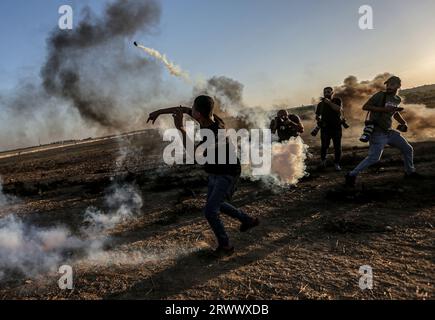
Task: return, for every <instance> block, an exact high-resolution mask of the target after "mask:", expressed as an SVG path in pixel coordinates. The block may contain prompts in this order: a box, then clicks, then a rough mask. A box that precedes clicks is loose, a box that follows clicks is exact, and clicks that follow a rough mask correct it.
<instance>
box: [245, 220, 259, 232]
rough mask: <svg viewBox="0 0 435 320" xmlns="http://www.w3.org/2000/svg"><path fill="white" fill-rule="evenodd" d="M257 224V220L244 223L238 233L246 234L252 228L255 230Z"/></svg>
mask: <svg viewBox="0 0 435 320" xmlns="http://www.w3.org/2000/svg"><path fill="white" fill-rule="evenodd" d="M259 224H260V220H259V219H258V218H251V220H250V221H249V222H245V223H242V224H241V225H240V232H246V231H248V230H250V229H252V228H255V227H256V226H258V225H259Z"/></svg>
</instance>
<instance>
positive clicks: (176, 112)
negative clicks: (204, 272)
mask: <svg viewBox="0 0 435 320" xmlns="http://www.w3.org/2000/svg"><path fill="white" fill-rule="evenodd" d="M213 111H214V100H213V98H211V97H210V96H199V97H197V98H196V99H195V101H194V103H193V107H192V108H188V107H176V108H167V109H161V110H157V111H155V112H153V113H151V114H150V116H149V119H148V121H152V122H153V123H154V122H155V121H156V120H157V118H158V117H159V116H160V115H163V114H173V116H174V125H175V127H176V128H177V129H178V131H179V132H180V134H181V136H182V137H183V144H184V146H185V147H186V144H187V139H188V137H187V133H186V129H185V128H184V121H183V115H184V114H187V115H189V116H190V117H191V118H193V119H194V120H196V121H197V122H198V123H199V125H200V126H201V129H208V130H211V132H212V133H213V134H214V136H215V138H216V139H218V132H219V130H221V129H222V130H224V129H225V123H224V122H223V120H222V119H220V118H219V117H218V116H217V115H215V114H214V113H213ZM206 141H207V138H205V137H204V140H203V141H202V142H201V143H200V144H202V143H205V142H206ZM192 144H193V141H192ZM196 147H198V146H196ZM222 147H223V149H224V150H222V149H221V148H222ZM231 147H233V146H231V145H230V141H229V140H228V139H226V143H225V144H224V145H223V146H219V144H218V143H214V148H215V159H214V160H215V161H212V163H209V162H208V160H207V161H206V163H205V164H203V167H204V170H205V171H206V172H207V173H208V192H207V201H206V204H205V207H204V214H205V217H206V219H207V221H208V222H209V224H210V227H211V229H212V230H213V232H214V234H215V235H216V238H217V241H218V248H217V249H216V251H215V252H216V254H217V255H219V256H221V255H231V254H232V253H233V252H234V247H233V246H232V245H231V243H230V240H229V237H228V234H227V232H226V230H225V226H224V224H223V222H222V220H221V219H220V212H222V213H224V214H226V215H228V216H230V217H232V218H234V219H237V220H239V221H240V222H241V225H240V231H241V232H246V231H248V230H249V229H252V228H254V227H256V226H258V224H259V223H260V221H259V219H258V218H253V217H250V216H249V215H247V214H246V213H245V212H244V211H243V210H240V209H237V208H235V207H234V206H232V205H231V204H230V203H228V202H227V201H226V200H228V199H230V198H231V197H232V195H233V193H234V191H235V189H236V184H237V180H238V179H239V176H240V173H241V166H240V161H239V160H238V159H237V163H234V164H232V163H231V161H230V158H229V153H230V151H229V150H230V148H231ZM225 150H226V151H225ZM206 152H207V151H206V150H205V151H204V153H206ZM221 152H225V155H226V160H225V161H224V163H219V160H218V158H219V153H221ZM204 156H206V154H204Z"/></svg>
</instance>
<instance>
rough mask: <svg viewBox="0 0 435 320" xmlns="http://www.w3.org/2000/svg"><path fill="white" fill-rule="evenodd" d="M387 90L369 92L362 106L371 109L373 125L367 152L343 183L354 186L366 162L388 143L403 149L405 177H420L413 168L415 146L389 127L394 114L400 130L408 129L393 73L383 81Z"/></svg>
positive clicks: (378, 155)
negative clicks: (367, 98)
mask: <svg viewBox="0 0 435 320" xmlns="http://www.w3.org/2000/svg"><path fill="white" fill-rule="evenodd" d="M385 85H386V91H381V92H378V93H376V94H375V95H374V96H372V97H371V98H370V99H369V100H368V101H367V103H366V104H365V105H364V106H363V110H364V111H368V112H370V117H369V120H370V121H371V122H372V123H373V125H374V130H373V133H372V134H371V136H370V140H369V143H370V147H369V154H368V156H367V158H365V159H364V160H363V161H362V162H361V163H360V164H359V165H358V166H357V167H356V168H355V169H354V170H353V171H351V172H349V173H348V174H347V175H346V185H347V186H350V187H352V186H354V185H355V182H356V177H357V176H358V174H359V173H360V172H361V171H363V170H365V169H367V168H368V167H369V166H371V165H373V164H375V163H377V162H378V161H379V160H380V159H381V156H382V153H383V151H384V148H385V146H386V145H387V144H388V145H390V146H392V147H394V148H397V149H399V150H400V151H401V152H402V155H403V160H404V164H405V178H421V176H420V175H419V174H417V173H416V172H415V168H414V150H413V148H412V146H411V145H410V144H409V143H408V141H406V139H405V138H403V137H402V136H401V135H400V133H399V132H398V131H396V130H393V129H392V124H393V118H394V119H395V120H396V121H398V122H399V124H400V126H399V127H398V129H399V130H400V131H402V132H406V131H407V130H408V124H407V123H406V121H405V120H404V119H403V117H402V115H401V114H400V111H402V110H403V108H400V107H399V105H400V103H401V102H402V99H401V98H400V97H399V96H398V95H397V92H398V91H399V89H400V87H401V86H402V81H401V80H400V78H399V77H396V76H393V77H390V78H389V79H388V80H387V81H385Z"/></svg>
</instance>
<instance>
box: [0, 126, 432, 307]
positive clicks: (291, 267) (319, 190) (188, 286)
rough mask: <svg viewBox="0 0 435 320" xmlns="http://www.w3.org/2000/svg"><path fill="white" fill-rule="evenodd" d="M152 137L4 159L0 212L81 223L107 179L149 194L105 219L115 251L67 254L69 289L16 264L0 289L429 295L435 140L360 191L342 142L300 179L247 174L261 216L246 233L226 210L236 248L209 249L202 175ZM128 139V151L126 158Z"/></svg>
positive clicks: (252, 205)
mask: <svg viewBox="0 0 435 320" xmlns="http://www.w3.org/2000/svg"><path fill="white" fill-rule="evenodd" d="M159 141H160V138H159V137H158V135H157V134H156V133H155V132H153V131H149V132H145V133H141V134H137V135H134V136H130V137H124V138H117V139H116V138H114V139H107V140H102V141H95V142H92V141H91V142H89V143H86V144H81V145H70V146H66V147H62V148H57V149H52V150H42V151H40V152H33V153H29V154H20V155H18V154H16V155H14V156H10V157H6V158H1V159H0V175H1V177H2V180H3V191H4V193H6V194H11V195H15V196H17V197H18V198H19V199H20V201H19V202H18V203H15V204H11V205H7V206H4V207H2V208H1V209H0V217H3V216H6V215H7V214H11V213H13V214H16V215H17V216H19V217H20V218H22V219H24V220H25V221H28V222H30V223H32V224H34V225H37V226H40V227H50V226H56V225H59V224H62V225H66V226H68V227H69V228H71V230H79V229H80V227H82V226H83V216H84V213H85V211H86V208H88V207H89V206H95V207H101V206H103V205H104V204H103V198H104V195H105V193H106V190H107V188H108V187H109V186H110V185H112V184H113V183H114V182H119V183H132V184H134V185H136V186H137V188H139V189H140V191H141V194H142V197H143V200H144V205H143V208H142V210H141V214H140V215H138V216H137V217H136V218H134V219H132V220H130V221H128V222H126V223H123V224H121V225H119V226H117V227H116V228H115V229H113V230H110V236H111V241H110V243H109V244H108V245H107V246H106V247H105V253H106V254H107V256H108V257H113V259H112V260H111V261H107V263H105V262H103V263H102V262H100V263H88V262H87V261H86V258H83V259H70V258H66V261H65V262H66V263H69V264H71V265H72V266H73V268H74V272H75V273H74V290H71V291H70V290H66V291H64V290H60V289H59V288H58V285H57V281H58V279H59V277H60V275H59V274H57V273H56V272H54V271H51V272H49V271H47V272H46V273H43V274H39V275H37V276H35V277H27V276H25V275H20V274H13V273H11V275H10V276H9V277H8V278H7V279H6V280H3V281H2V282H0V299H434V298H435V290H434V283H435V273H434V270H435V264H434V261H435V260H434V253H435V250H434V249H435V246H434V240H435V230H434V225H435V191H434V190H435V189H434V187H435V179H434V177H435V142H420V143H415V144H414V147H415V156H416V166H417V167H418V169H419V172H420V173H422V174H424V175H425V176H426V179H425V180H423V181H407V180H404V179H403V169H402V161H401V157H400V154H399V153H398V152H397V151H396V150H393V149H387V150H386V152H385V154H384V157H383V160H382V162H381V163H380V164H379V165H378V166H376V167H375V168H372V169H371V170H369V171H368V172H367V173H365V174H363V175H362V176H361V178H360V180H359V181H358V186H357V188H356V189H354V190H352V189H348V188H344V187H343V180H344V178H343V175H344V172H345V171H346V170H349V169H351V168H352V167H353V166H355V165H356V164H357V163H358V162H359V161H360V160H362V159H363V157H364V156H365V155H366V153H367V148H365V147H358V148H356V147H353V148H352V147H347V148H345V150H344V159H343V166H344V171H343V172H341V173H337V172H335V171H334V170H333V168H327V169H326V170H325V171H320V170H318V169H317V168H316V163H317V162H318V157H317V156H316V155H317V154H318V150H317V149H316V148H313V149H310V152H311V153H312V154H313V156H312V157H311V158H310V159H309V161H308V172H309V173H310V175H309V176H308V177H306V178H304V179H302V181H300V183H299V184H298V185H297V186H292V187H285V188H277V189H276V190H275V189H274V190H271V189H270V188H268V187H266V186H265V185H263V184H262V183H260V182H251V181H247V180H242V181H241V183H240V186H239V189H238V191H237V193H236V194H235V197H234V203H235V204H236V205H238V206H240V207H242V208H243V209H244V210H245V211H246V212H248V213H250V214H252V215H253V216H257V217H259V218H260V219H261V225H260V226H259V227H257V228H255V229H253V230H251V231H249V232H248V233H240V232H239V231H238V227H239V224H238V222H236V221H233V220H231V219H229V218H227V217H223V219H224V221H225V225H226V226H227V231H228V233H229V235H230V237H231V240H232V242H233V244H234V246H235V247H236V252H235V254H234V255H232V256H230V257H225V258H221V259H216V258H213V257H212V256H211V255H210V251H211V250H212V248H213V247H214V246H215V240H214V237H213V235H212V233H211V231H210V229H209V227H208V225H207V222H206V220H205V218H204V217H203V215H202V213H201V209H202V207H203V205H204V199H205V192H206V189H205V183H206V176H205V174H204V173H203V172H202V171H201V169H200V168H198V167H196V166H181V167H168V166H166V165H163V164H162V160H161V154H162V153H161V151H162V146H161V144H160V143H159ZM123 150H130V152H129V153H128V154H127V155H126V158H125V161H120V159H121V157H122V155H123V154H122V151H123ZM131 150H133V151H131ZM117 161H118V162H117ZM67 259H70V260H67ZM362 265H370V266H371V267H372V268H373V274H374V287H373V289H372V290H361V289H360V288H359V285H358V284H359V278H360V276H361V275H360V274H359V272H358V271H359V268H360V266H362Z"/></svg>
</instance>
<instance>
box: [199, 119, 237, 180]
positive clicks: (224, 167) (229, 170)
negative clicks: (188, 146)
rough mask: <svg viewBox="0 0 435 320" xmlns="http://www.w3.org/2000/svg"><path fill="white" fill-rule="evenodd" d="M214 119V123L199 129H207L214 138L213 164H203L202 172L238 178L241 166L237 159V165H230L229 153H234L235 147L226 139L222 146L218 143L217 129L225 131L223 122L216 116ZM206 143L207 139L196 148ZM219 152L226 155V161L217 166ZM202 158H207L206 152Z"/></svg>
mask: <svg viewBox="0 0 435 320" xmlns="http://www.w3.org/2000/svg"><path fill="white" fill-rule="evenodd" d="M214 118H215V121H214V123H213V124H212V125H211V126H209V127H205V128H203V127H201V129H209V130H211V131H213V133H214V136H215V144H214V148H215V162H214V163H212V164H209V163H205V164H204V170H205V172H207V173H209V174H217V175H230V176H234V177H236V176H239V175H240V173H241V166H240V161H239V159H238V158H237V159H236V162H237V163H233V164H231V163H230V152H235V151H234V150H235V146H234V145H233V144H232V143H231V142H230V141H229V139H228V138H226V139H225V143H224V144H223V145H222V144H219V143H218V132H219V129H225V124H224V122H223V120H222V119H220V118H219V117H218V116H216V115H215V116H214ZM206 141H207V139H206V138H204V139H203V140H202V141H201V142H200V143H199V144H198V146H200V145H201V144H203V143H205V142H206ZM198 146H197V147H198ZM220 152H225V154H226V159H225V163H224V164H219V161H218V160H219V158H218V155H219V153H220ZM204 156H207V150H205V151H204Z"/></svg>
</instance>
